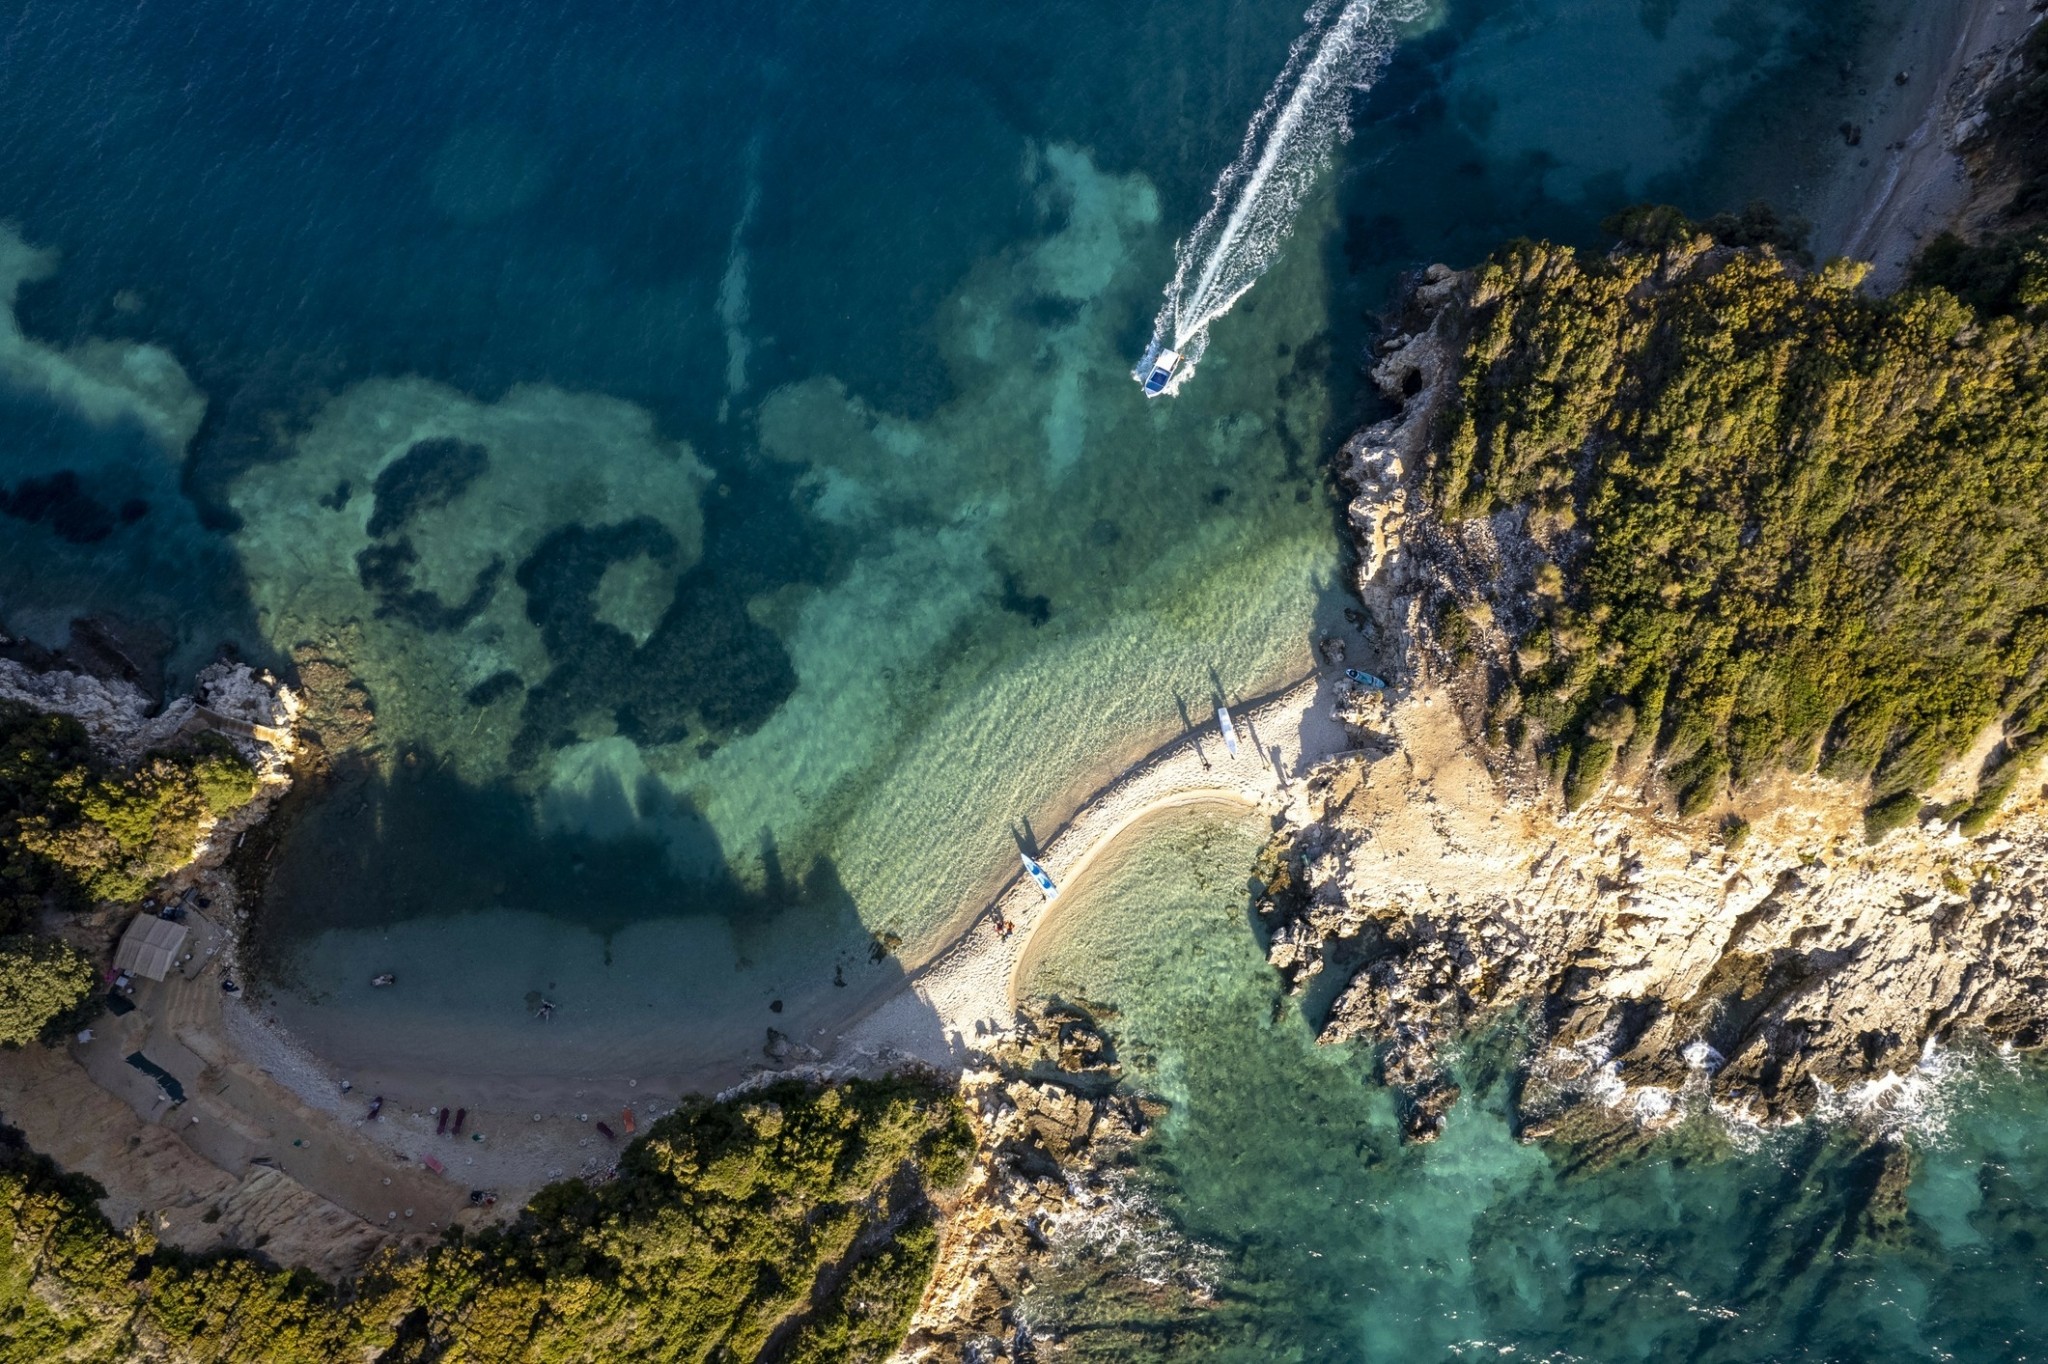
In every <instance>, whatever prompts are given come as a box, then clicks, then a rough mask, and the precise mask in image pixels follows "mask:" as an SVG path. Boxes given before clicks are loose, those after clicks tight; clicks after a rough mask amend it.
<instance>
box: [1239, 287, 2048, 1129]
mask: <svg viewBox="0 0 2048 1364" xmlns="http://www.w3.org/2000/svg"><path fill="white" fill-rule="evenodd" d="M1472 287H1473V276H1472V275H1471V274H1469V273H1466V274H1460V273H1455V272H1452V271H1450V270H1448V269H1446V268H1444V267H1442V266H1437V267H1433V268H1432V269H1431V270H1430V271H1429V272H1427V274H1426V275H1424V276H1423V277H1421V279H1420V280H1419V281H1418V282H1417V284H1416V287H1415V288H1414V289H1413V290H1412V292H1411V294H1410V295H1409V298H1408V302H1407V310H1406V312H1405V313H1404V314H1403V315H1402V316H1401V317H1400V319H1399V325H1398V327H1397V329H1396V331H1397V334H1396V335H1395V336H1394V337H1393V338H1392V339H1391V340H1389V341H1388V342H1387V343H1385V346H1384V348H1383V352H1382V355H1381V357H1380V360H1379V363H1378V365H1377V367H1376V369H1375V376H1374V377H1375V379H1376V380H1377V382H1378V384H1379V385H1380V387H1381V389H1382V390H1383V391H1384V392H1385V393H1386V394H1387V396H1388V398H1389V399H1390V400H1392V401H1394V402H1395V403H1397V404H1398V405H1399V412H1398V415H1396V416H1395V417H1393V418H1392V419H1390V420H1388V421H1385V422H1382V423H1380V424H1378V425H1376V426H1374V427H1372V428H1370V429H1368V430H1366V431H1364V432H1362V433H1361V434H1360V435H1359V436H1358V437H1356V438H1354V439H1353V440H1352V441H1351V442H1350V443H1349V444H1348V445H1347V446H1346V448H1345V450H1344V453H1343V457H1342V463H1341V465H1340V480H1341V482H1342V484H1343V486H1344V487H1345V488H1346V490H1347V491H1348V492H1349V493H1350V494H1351V500H1350V503H1349V506H1348V508H1347V517H1348V520H1349V524H1350V527H1351V530H1352V532H1353V534H1354V536H1355V537H1356V540H1357V543H1358V548H1359V581H1358V584H1357V586H1358V589H1359V593H1360V596H1361V597H1362V598H1363V599H1364V601H1365V602H1366V603H1367V605H1368V607H1369V609H1371V611H1372V612H1373V615H1374V617H1375V619H1376V620H1378V621H1379V622H1381V623H1382V625H1383V627H1384V629H1385V631H1386V633H1387V635H1388V637H1389V639H1390V641H1391V642H1392V643H1393V645H1394V647H1395V648H1397V649H1398V651H1399V655H1400V657H1401V659H1402V674H1401V676H1402V681H1403V686H1402V688H1401V694H1400V695H1399V698H1398V700H1397V701H1396V702H1394V703H1393V704H1391V705H1382V704H1380V703H1379V702H1378V701H1377V699H1376V698H1373V697H1370V696H1364V697H1359V698H1356V699H1355V700H1354V701H1353V703H1352V706H1351V710H1350V713H1349V714H1348V716H1347V719H1348V720H1349V721H1350V722H1351V723H1352V724H1353V726H1354V727H1355V729H1356V730H1357V733H1358V737H1359V739H1360V741H1361V743H1362V744H1364V745H1368V746H1376V748H1375V752H1376V754H1377V756H1364V757H1351V758H1345V759H1339V760H1336V761H1334V762H1332V763H1331V764H1329V765H1327V766H1326V767H1325V769H1324V770H1323V771H1321V772H1320V773H1319V774H1318V776H1317V779H1316V783H1315V788H1314V791H1313V793H1312V796H1311V802H1312V805H1313V806H1314V807H1315V808H1314V811H1313V817H1312V818H1311V819H1309V820H1308V821H1307V822H1305V823H1303V824H1301V825H1300V826H1299V827H1296V828H1293V829H1290V830H1287V831H1284V832H1283V833H1282V834H1281V835H1280V836H1279V838H1278V840H1277V841H1276V845H1275V847H1274V849H1273V851H1272V853H1271V855H1270V858H1269V868H1268V873H1269V874H1268V884H1269V890H1268V893H1267V895H1266V896H1265V897H1264V899H1263V901H1262V903H1261V906H1260V915H1261V918H1262V921H1263V922H1264V924H1265V927H1266V929H1267V931H1268V933H1269V934H1270V958H1271V960H1272V962H1273V964H1274V965H1275V967H1276V968H1277V969H1278V970H1279V971H1280V972H1281V974H1282V976H1283V978H1284V979H1285V980H1286V981H1287V983H1288V984H1289V985H1290V986H1291V987H1292V988H1293V989H1294V990H1296V991H1297V992H1298V993H1303V994H1304V995H1307V996H1310V997H1313V998H1317V999H1327V1000H1329V1001H1330V1003H1329V1005H1328V1008H1327V1014H1326V1016H1324V1017H1323V1018H1322V1019H1321V1021H1320V1028H1321V1032H1320V1036H1321V1040H1323V1041H1325V1042H1327V1043H1332V1044H1337V1043H1347V1042H1348V1043H1359V1044H1364V1045H1370V1046H1373V1047H1376V1048H1379V1049H1380V1054H1381V1058H1382V1062H1381V1064H1382V1070H1383V1074H1384V1078H1385V1080H1386V1082H1387V1083H1388V1084H1389V1085H1390V1086H1392V1087H1393V1088H1394V1089H1395V1091H1396V1093H1397V1095H1398V1096H1399V1099H1400V1102H1401V1106H1402V1111H1403V1121H1404V1129H1405V1131H1406V1133H1407V1135H1408V1136H1409V1137H1410V1139H1412V1140H1419V1141H1427V1140H1432V1139H1434V1138H1435V1137H1436V1136H1437V1135H1438V1134H1439V1133H1440V1132H1441V1130H1442V1127H1443V1124H1444V1122H1445V1120H1446V1116H1447V1114H1448V1112H1449V1110H1450V1108H1451V1107H1452V1105H1453V1104H1454V1102H1455V1100H1456V1099H1457V1097H1458V1088H1457V1085H1456V1082H1455V1079H1454V1078H1453V1072H1454V1066H1453V1064H1452V1057H1453V1056H1454V1054H1455V1053H1456V1050H1457V1048H1458V1047H1459V1045H1460V1043H1461V1042H1463V1041H1465V1040H1466V1039H1468V1038H1470V1037H1471V1036H1473V1035H1474V1034H1475V1033H1476V1032H1478V1031H1480V1030H1483V1029H1486V1028H1492V1027H1501V1026H1508V1027H1513V1028H1516V1029H1518V1030H1520V1031H1521V1032H1522V1033H1523V1034H1524V1036H1525V1039H1526V1040H1525V1043H1524V1047H1525V1061H1524V1075H1523V1078H1522V1079H1521V1081H1520V1083H1519V1085H1518V1087H1517V1097H1516V1100H1515V1105H1514V1106H1515V1110H1516V1118H1517V1122H1518V1127H1519V1130H1520V1133H1521V1135H1522V1136H1523V1138H1524V1139H1526V1140H1540V1139H1554V1140H1556V1141H1559V1142H1562V1143H1568V1144H1572V1145H1575V1146H1577V1147H1579V1148H1581V1150H1582V1151H1590V1152H1593V1153H1601V1152H1613V1151H1618V1150H1622V1149H1628V1148H1630V1147H1633V1146H1634V1145H1636V1144H1638V1143H1639V1142H1640V1141H1641V1140H1642V1139H1644V1138H1645V1137H1646V1136H1647V1135H1649V1134H1651V1133H1655V1132H1658V1131H1661V1130H1664V1129H1666V1128H1669V1127H1671V1126H1673V1125H1675V1124H1677V1123H1680V1122H1682V1121H1684V1120H1686V1119H1687V1118H1688V1117H1690V1116H1695V1115H1710V1116H1712V1117H1713V1118H1715V1119H1717V1120H1718V1121H1719V1122H1720V1123H1721V1124H1723V1125H1724V1126H1726V1127H1728V1128H1731V1129H1741V1128H1754V1127H1758V1126H1765V1127H1767V1126H1771V1125H1776V1124H1784V1123H1793V1122H1799V1121H1802V1120H1805V1119H1808V1118H1813V1117H1822V1116H1824V1117H1834V1118H1843V1119H1848V1120H1851V1121H1855V1122H1858V1123H1861V1124H1863V1125H1865V1126H1866V1127H1867V1128H1868V1129H1869V1130H1870V1131H1871V1132H1872V1133H1873V1134H1874V1135H1882V1134H1885V1133H1887V1132H1889V1131H1894V1130H1896V1129H1897V1127H1898V1126H1899V1125H1900V1124H1902V1123H1904V1122H1906V1121H1908V1120H1909V1118H1910V1111H1911V1109H1912V1108H1913V1106H1914V1104H1915V1103H1916V1101H1917V1099H1918V1097H1919V1096H1920V1095H1921V1094H1922V1092H1923V1091H1924V1090H1925V1089H1926V1088H1927V1087H1928V1086H1929V1085H1931V1084H1933V1083H1935V1079H1934V1075H1935V1072H1937V1071H1938V1070H1940V1069H1941V1068H1942V1066H1941V1063H1940V1061H1939V1060H1938V1058H1940V1057H1942V1056H1944V1055H1946V1054H1949V1053H1951V1052H1962V1053H1968V1052H1970V1051H1972V1050H2000V1049H2012V1048H2019V1049H2025V1048H2032V1047H2037V1046H2039V1045H2041V1044H2042V1043H2043V1042H2044V1040H2048V926H2044V924H2043V922H2042V917H2041V913H2042V906H2043V904H2044V902H2048V790H2044V788H2043V785H2042V780H2041V773H2040V771H2039V770H2038V768H2039V765H2038V763H2035V764H2031V765H2030V769H2029V770H2028V771H2027V772H2026V773H2025V774H2023V775H2022V776H2021V778H2020V779H2019V780H2018V781H2016V782H2013V783H2011V785H2012V794H2011V795H2009V796H2008V797H2006V799H2005V801H2004V805H2003V807H2002V809H2000V810H1999V811H1998V813H1997V814H1996V815H1995V817H1993V818H1992V819H1991V820H1990V821H1989V823H1988V825H1987V826H1986V827H1984V828H1982V829H1981V830H1980V831H1979V832H1977V833H1976V834H1975V835H1974V836H1967V835H1965V834H1964V833H1963V832H1961V830H1960V829H1959V828H1958V826H1957V823H1956V821H1955V820H1953V819H1951V818H1943V817H1940V816H1939V815H1938V814H1933V815H1928V816H1927V817H1925V818H1924V819H1923V820H1920V821H1916V822H1913V823H1910V824H1909V825H1908V826H1907V827H1905V828H1901V829H1896V830H1894V831H1892V832H1890V833H1889V834H1888V835H1886V836H1885V837H1883V838H1882V839H1881V840H1879V841H1877V842H1874V843H1873V842H1871V841H1869V839H1868V837H1867V833H1866V826H1865V824H1864V821H1863V820H1862V818H1861V817H1860V816H1861V813H1862V810H1863V803H1864V801H1865V800H1866V799H1867V790H1866V789H1864V788H1863V787H1861V786H1859V785H1858V784H1857V783H1855V782H1849V781H1838V780H1829V779H1827V778H1824V777H1821V776H1818V775H1810V774H1809V775H1794V774H1791V773H1782V772H1781V773H1777V774H1774V775H1772V776H1770V777H1769V778H1768V779H1765V780H1760V781H1757V782H1754V783H1751V784H1749V785H1747V786H1738V787H1737V788H1736V789H1735V790H1734V791H1733V792H1732V793H1731V794H1730V795H1729V796H1728V797H1727V798H1726V799H1725V800H1723V801H1721V802H1719V803H1717V804H1716V805H1715V806H1714V808H1712V809H1710V810H1706V811H1704V812H1700V813H1697V814H1694V815H1691V816H1690V817H1685V818H1681V817H1679V816H1678V815H1677V814H1675V813H1674V812H1673V810H1672V809H1671V802H1670V800H1669V796H1668V790H1667V789H1666V788H1664V787H1662V786H1660V784H1659V781H1658V774H1657V773H1656V771H1655V770H1654V765H1651V764H1644V765H1639V766H1637V767H1635V768H1634V769H1631V770H1624V771H1621V772H1619V773H1618V774H1617V775H1615V776H1614V777H1612V778H1611V779H1610V780H1609V781H1608V782H1607V783H1606V784H1605V786H1604V787H1603V788H1602V789H1601V790H1600V791H1599V792H1598V794H1597V795H1595V796H1594V797H1593V798H1592V799H1591V800H1590V801H1588V802H1586V803H1585V804H1583V805H1581V806H1580V807H1579V808H1578V809H1576V810H1571V811H1567V810H1566V809H1565V802H1564V801H1563V800H1562V799H1561V797H1560V795H1559V793H1558V791H1557V790H1556V787H1555V784H1554V781H1553V780H1551V779H1550V778H1549V777H1547V776H1546V773H1545V771H1544V770H1543V769H1542V768H1541V767H1540V766H1539V765H1538V764H1536V763H1534V762H1531V761H1530V760H1529V758H1528V755H1527V754H1526V752H1524V753H1517V752H1516V751H1514V750H1513V749H1512V748H1511V747H1510V746H1509V745H1507V744H1505V743H1503V742H1501V741H1500V738H1499V732H1498V730H1490V728H1489V716H1488V711H1487V703H1488V682H1487V677H1486V664H1485V661H1484V656H1485V655H1487V654H1488V653H1489V652H1492V653H1496V654H1497V653H1498V652H1499V651H1501V650H1503V649H1506V648H1509V647H1511V644H1512V637H1513V635H1514V633H1515V629H1514V626H1515V622H1514V620H1513V616H1514V613H1515V612H1516V611H1517V610H1526V609H1528V607H1527V603H1526V602H1525V601H1518V600H1517V594H1518V592H1521V591H1522V590H1523V585H1525V584H1527V583H1528V582H1529V581H1530V580H1531V578H1532V577H1533V575H1534V564H1535V561H1537V560H1539V559H1541V557H1542V555H1541V552H1540V550H1539V549H1538V548H1537V547H1536V546H1535V545H1534V544H1533V543H1532V541H1531V539H1530V537H1529V536H1528V535H1527V534H1526V530H1525V527H1524V524H1523V520H1524V518H1523V515H1522V514H1521V513H1513V514H1503V515H1501V516H1496V517H1493V518H1491V519H1480V520H1470V521H1465V522H1462V523H1455V524H1451V523H1447V522H1446V521H1445V519H1444V518H1443V517H1442V516H1441V515H1440V514H1439V512H1438V510H1437V509H1436V508H1435V507H1434V506H1432V505H1431V502H1430V499H1429V496H1428V492H1427V480H1426V479H1425V478H1424V477H1423V476H1422V470H1424V469H1425V468H1426V467H1427V466H1428V464H1429V461H1430V459H1431V457H1432V450H1431V442H1432V441H1434V440H1436V439H1439V437H1440V432H1441V426H1440V423H1439V417H1440V414H1441V411H1442V408H1443V406H1444V404H1445V403H1446V402H1447V401H1449V400H1450V395H1451V381H1452V380H1453V379H1454V369H1455V365H1456V361H1457V356H1458V353H1459V348H1460V346H1461V345H1462V344H1463V337H1462V334H1461V331H1460V329H1461V327H1462V326H1463V324H1464V321H1465V317H1466V313H1465V305H1466V301H1467V300H1468V298H1469V296H1470V291H1471V289H1472ZM1447 603H1448V604H1450V605H1449V606H1447V605H1446V604H1447ZM1445 622H1451V623H1453V624H1454V626H1455V632H1456V635H1457V638H1455V639H1453V638H1448V637H1447V631H1446V628H1445V625H1444V623H1445ZM1483 631H1490V632H1491V636H1492V637H1491V638H1490V639H1487V638H1481V639H1479V640H1478V641H1477V642H1476V644H1475V643H1474V642H1473V640H1472V636H1473V635H1474V634H1477V633H1480V632H1483ZM1994 742H1996V740H1995V739H1994V738H1993V737H1990V736H1987V738H1986V739H1985V740H1984V741H1983V742H1982V743H1980V744H1979V745H1978V746H1977V747H1976V748H1974V749H1973V750H1972V751H1971V752H1969V753H1967V754H1965V755H1963V757H1961V758H1959V759H1957V760H1955V761H1954V762H1952V763H1951V764H1950V765H1949V767H1948V768H1947V769H1946V770H1944V771H1943V772H1942V774H1941V777H1940V779H1939V781H1938V782H1937V783H1936V786H1935V788H1934V789H1933V790H1932V791H1930V792H1929V793H1928V795H1929V797H1930V799H1931V800H1932V801H1933V804H1931V805H1930V809H1933V808H1935V806H1941V807H1942V809H1943V810H1952V809H1953V808H1954V806H1955V805H1956V804H1957V803H1960V802H1962V801H1964V800H1966V799H1967V798H1968V797H1969V796H1971V795H1972V794H1974V787H1975V782H1976V774H1977V772H1978V771H1979V769H1980V768H1982V767H1983V766H1984V759H1985V757H1986V753H1987V752H1988V751H1989V749H1990V747H1991V745H1992V744H1993V743H1994ZM1944 802H1946V804H1944Z"/></svg>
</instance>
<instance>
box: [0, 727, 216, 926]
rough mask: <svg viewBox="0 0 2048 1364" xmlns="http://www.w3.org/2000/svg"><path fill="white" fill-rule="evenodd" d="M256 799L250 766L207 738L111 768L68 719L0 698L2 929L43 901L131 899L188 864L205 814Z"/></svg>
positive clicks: (29, 915) (20, 922) (69, 903)
mask: <svg viewBox="0 0 2048 1364" xmlns="http://www.w3.org/2000/svg"><path fill="white" fill-rule="evenodd" d="M255 794H256V774H255V772H254V771H253V770H252V769H251V768H250V767H249V765H248V764H247V763H246V762H244V761H242V759H241V758H240V757H238V756H237V755H236V754H235V752H234V750H233V749H232V748H230V747H229V746H228V744H227V743H226V741H224V740H221V739H218V738H215V737H213V736H206V737H204V738H202V739H200V740H199V741H198V742H196V743H194V744H192V745H191V746H189V747H187V748H184V749H181V750H180V751H177V752H171V753H152V754H150V755H149V756H148V757H147V758H145V759H144V760H143V761H142V763H141V765H140V766H139V767H138V768H137V769H136V770H135V771H133V772H118V771H112V770H109V769H108V768H107V766H106V765H105V764H104V763H102V762H100V761H99V760H98V759H97V758H96V757H95V756H94V754H93V752H92V750H91V748H90V747H89V746H88V744H87V743H86V737H85V731H84V730H83V729H81V728H80V727H79V725H78V723H77V722H76V721H74V720H70V719H68V718H66V717H64V716H61V715H39V714H36V713H34V712H31V711H28V710H25V709H23V708H21V707H16V706H4V705H0V932H17V931H20V930H21V929H23V928H26V927H28V926H29V925H30V924H32V923H33V922H34V920H35V916H36V914H37V912H38V911H39V910H40V909H41V908H42V907H43V906H44V905H45V904H46V903H49V902H52V901H54V902H55V903H56V904H57V905H58V906H59V907H67V908H76V907H80V906H83V905H87V904H91V903H93V902H95V901H100V900H114V901H129V900H138V899H140V898H141V897H142V895H143V893H144V892H145V891H147V890H148V889H149V887H150V885H151V884H152V883H153V882H155V881H157V880H159V879H160V878H162V877H164V876H167V875H169V874H170V873H171V872H173V871H176V870H177V869H178V868H180V867H182V866H184V865H185V864H186V863H187V862H189V861H191V859H192V852H193V848H194V846H195V845H196V844H197V842H198V840H199V832H200V828H201V826H202V825H203V824H204V823H205V821H206V820H207V819H209V818H217V817H220V816H224V815H227V814H231V813H233V812H234V811H235V810H237V809H239V808H240V807H241V806H243V805H246V804H247V803H248V802H249V800H250V798H251V797H253V796H254V795H255Z"/></svg>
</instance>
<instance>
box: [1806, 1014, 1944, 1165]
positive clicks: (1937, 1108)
mask: <svg viewBox="0 0 2048 1364" xmlns="http://www.w3.org/2000/svg"><path fill="white" fill-rule="evenodd" d="M1970 1072H1971V1062H1970V1058H1969V1057H1968V1056H1966V1055H1964V1054H1963V1053H1962V1052H1959V1051H1957V1050H1955V1049H1953V1048H1948V1047H1941V1046H1937V1045H1936V1044H1935V1041H1934V1039H1933V1038H1931V1037H1930V1038H1928V1039H1927V1041H1926V1043H1925V1045H1923V1046H1922V1047H1921V1049H1920V1059H1919V1061H1918V1062H1916V1063H1915V1064H1914V1066H1913V1068H1912V1069H1911V1070H1909V1071H1906V1072H1903V1073H1901V1072H1898V1071H1893V1072H1890V1073H1888V1074H1885V1075H1881V1076H1879V1077H1878V1078H1876V1079H1875V1080H1864V1081H1861V1082H1859V1083H1857V1084H1853V1085H1850V1086H1848V1087H1847V1088H1846V1089H1839V1090H1838V1089H1835V1088H1833V1087H1832V1086H1830V1085H1828V1084H1826V1083H1824V1082H1823V1081H1820V1080H1815V1081H1814V1084H1815V1086H1817V1087H1818V1088H1819V1090H1820V1102H1819V1103H1818V1104H1817V1105H1816V1106H1815V1112H1816V1114H1817V1115H1818V1116H1819V1117H1821V1118H1823V1119H1825V1120H1828V1121H1835V1122H1849V1123H1853V1124H1855V1125H1856V1126H1858V1127H1860V1128H1862V1129H1864V1130H1865V1131H1867V1132H1870V1133H1871V1134H1872V1135H1874V1136H1880V1137H1885V1138H1889V1139H1893V1140H1899V1139H1911V1140H1913V1141H1916V1142H1921V1143H1928V1144H1932V1143H1936V1142H1939V1141H1940V1140H1941V1139H1942V1138H1943V1137H1944V1136H1946V1135H1947V1133H1948V1125H1949V1120H1950V1119H1951V1118H1953V1117H1954V1116H1955V1111H1956V1108H1957V1106H1958V1104H1959V1103H1960V1102H1961V1100H1962V1090H1963V1087H1964V1081H1965V1079H1966V1078H1967V1077H1968V1076H1969V1074H1970Z"/></svg>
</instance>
